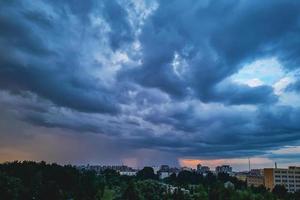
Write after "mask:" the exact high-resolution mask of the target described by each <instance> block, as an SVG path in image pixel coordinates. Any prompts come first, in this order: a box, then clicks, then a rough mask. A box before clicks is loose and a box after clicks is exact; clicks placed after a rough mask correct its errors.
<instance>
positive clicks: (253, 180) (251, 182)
mask: <svg viewBox="0 0 300 200" xmlns="http://www.w3.org/2000/svg"><path fill="white" fill-rule="evenodd" d="M261 185H264V177H263V176H260V175H248V176H247V186H248V187H250V186H254V187H259V186H261Z"/></svg>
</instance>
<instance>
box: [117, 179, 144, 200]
mask: <svg viewBox="0 0 300 200" xmlns="http://www.w3.org/2000/svg"><path fill="white" fill-rule="evenodd" d="M141 199H142V198H141V195H140V193H139V191H138V190H137V188H136V186H135V184H134V182H133V181H130V182H129V184H128V187H127V188H126V189H125V191H124V192H123V194H122V200H141Z"/></svg>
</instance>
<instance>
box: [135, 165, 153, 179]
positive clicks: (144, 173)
mask: <svg viewBox="0 0 300 200" xmlns="http://www.w3.org/2000/svg"><path fill="white" fill-rule="evenodd" d="M137 178H139V179H141V180H146V179H153V180H157V179H158V177H157V175H156V174H154V170H153V168H152V167H144V168H143V169H142V170H140V171H138V173H137Z"/></svg>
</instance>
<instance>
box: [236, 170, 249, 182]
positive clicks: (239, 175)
mask: <svg viewBox="0 0 300 200" xmlns="http://www.w3.org/2000/svg"><path fill="white" fill-rule="evenodd" d="M248 175H249V173H248V172H237V173H235V174H234V176H235V177H236V178H237V179H238V180H240V181H246V180H247V176H248Z"/></svg>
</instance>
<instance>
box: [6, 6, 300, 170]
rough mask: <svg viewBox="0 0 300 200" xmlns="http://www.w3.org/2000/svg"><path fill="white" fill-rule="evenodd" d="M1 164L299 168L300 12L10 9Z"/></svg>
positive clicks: (248, 8)
mask: <svg viewBox="0 0 300 200" xmlns="http://www.w3.org/2000/svg"><path fill="white" fill-rule="evenodd" d="M0 13H1V14H0V30H1V31H0V163H1V162H6V161H14V160H34V161H41V160H45V161H46V162H56V163H60V164H69V163H70V164H74V165H81V164H100V165H119V164H125V165H128V166H132V167H142V166H155V165H162V164H167V165H170V166H181V167H183V166H188V167H196V165H197V164H198V163H201V164H203V165H207V166H210V167H211V168H213V167H215V166H218V165H222V164H229V165H231V166H232V167H233V168H234V169H235V170H238V171H242V170H247V169H248V159H250V160H251V166H252V168H264V167H274V163H275V162H276V163H277V164H278V165H279V167H288V166H299V165H300V48H299V47H300V2H298V1H293V0H286V1H272V0H266V1H259V0H253V1H245V0H230V1H227V0H226V1H225V0H222V1H215V0H203V1H193V0H187V1H182V0H174V1H163V0H113V1H111V0H102V1H98V0H86V1H80V0H71V1H68V0H53V1H50V0H23V1H20V0H13V1H1V2H0Z"/></svg>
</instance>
